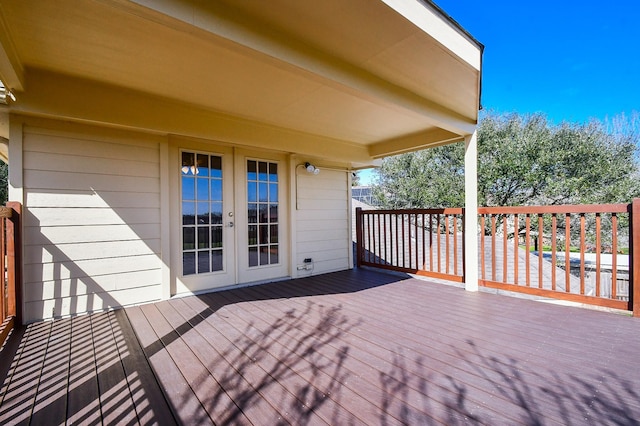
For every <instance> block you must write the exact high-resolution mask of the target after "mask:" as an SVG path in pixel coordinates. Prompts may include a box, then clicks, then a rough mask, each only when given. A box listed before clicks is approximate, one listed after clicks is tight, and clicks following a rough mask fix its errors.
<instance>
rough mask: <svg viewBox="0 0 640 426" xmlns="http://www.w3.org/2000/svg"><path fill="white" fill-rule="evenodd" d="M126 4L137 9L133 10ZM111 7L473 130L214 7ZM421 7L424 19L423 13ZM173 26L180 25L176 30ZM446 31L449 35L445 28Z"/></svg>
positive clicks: (146, 2)
mask: <svg viewBox="0 0 640 426" xmlns="http://www.w3.org/2000/svg"><path fill="white" fill-rule="evenodd" d="M131 3H136V4H138V5H140V6H143V7H142V8H140V7H135V8H134V6H132V5H131ZM110 4H111V3H110ZM115 4H116V5H117V6H118V7H125V8H127V9H128V10H129V11H130V13H136V14H138V15H140V14H144V11H145V10H146V11H147V13H146V14H147V16H146V18H147V19H153V20H155V21H159V22H162V23H164V24H165V25H173V26H174V27H175V28H176V29H178V30H181V31H190V32H193V30H194V27H195V28H198V29H200V30H202V31H204V32H205V33H208V34H209V35H212V36H215V37H216V38H217V39H219V40H221V41H223V42H226V43H231V44H230V45H229V46H230V48H234V49H237V48H238V46H242V47H244V48H247V49H249V50H250V51H252V54H254V55H255V54H256V52H258V53H259V54H261V55H266V56H264V57H265V58H270V59H271V60H273V61H275V63H277V64H278V66H280V67H283V66H289V67H293V68H295V69H297V71H298V72H301V71H303V72H306V73H307V76H308V77H309V78H313V79H315V80H316V81H318V82H319V83H321V84H329V85H331V86H332V87H334V88H336V89H338V90H341V91H345V90H346V91H348V92H349V93H351V94H352V95H354V96H358V97H360V98H363V99H366V100H368V101H370V102H374V103H378V104H384V105H385V106H389V104H392V105H395V106H396V107H397V108H398V109H404V110H410V111H413V112H414V113H417V114H420V115H422V116H425V117H429V118H430V120H431V121H433V122H434V124H435V125H437V126H439V127H442V128H445V129H447V130H449V131H451V132H454V133H459V134H470V133H472V132H473V129H475V124H476V122H475V117H474V118H469V117H464V116H463V115H461V114H459V113H456V112H455V111H452V110H450V109H448V108H445V107H443V106H442V105H440V104H439V103H437V102H434V101H432V100H430V99H426V98H424V97H421V96H419V95H417V94H415V93H414V92H412V91H410V90H407V89H405V88H402V87H400V86H398V85H395V84H393V83H391V82H389V81H387V80H385V79H382V78H380V77H378V76H376V75H374V74H372V73H370V72H368V71H366V70H364V69H362V68H360V67H357V66H355V65H353V64H351V63H348V62H346V61H343V60H340V59H338V58H336V57H335V56H332V55H330V54H327V53H325V52H322V51H320V50H318V49H314V48H313V47H312V46H309V45H307V44H305V43H302V42H300V41H298V40H296V39H295V38H292V37H291V36H290V35H288V34H282V33H280V32H278V31H277V30H275V29H273V28H270V27H269V26H268V25H267V24H266V23H264V22H258V21H256V20H255V19H253V18H251V17H248V16H245V15H242V16H240V15H239V14H237V13H234V11H233V10H229V8H228V7H227V6H225V5H221V4H218V3H217V2H196V1H190V2H181V3H179V4H178V3H177V2H173V1H171V0H168V1H163V2H158V1H150V0H131V1H127V2H122V1H120V2H116V3H115ZM421 7H422V12H423V14H424V12H425V11H426V10H427V9H425V8H424V7H423V6H421ZM168 17H169V18H173V19H168ZM177 21H179V22H181V23H182V24H183V25H176V24H177ZM439 23H440V26H442V25H443V21H442V20H439ZM447 28H449V30H450V31H451V28H450V27H447ZM427 34H429V33H428V32H427ZM456 34H458V33H457V32H456ZM458 36H459V34H458ZM464 40H465V42H466V43H467V44H469V42H468V41H467V40H466V39H464Z"/></svg>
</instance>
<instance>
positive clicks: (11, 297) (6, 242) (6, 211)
mask: <svg viewBox="0 0 640 426" xmlns="http://www.w3.org/2000/svg"><path fill="white" fill-rule="evenodd" d="M21 216H22V206H21V204H20V203H17V202H9V203H7V205H6V207H0V271H2V282H1V283H0V320H1V321H2V323H1V325H0V346H1V345H2V344H3V343H4V341H5V339H6V338H7V336H8V335H9V333H10V332H11V330H13V327H14V326H15V325H17V324H19V323H20V285H19V283H20V282H21V281H20V280H21V275H20V274H21V267H20V265H21V260H20V253H21V250H22V249H21V241H20V218H21Z"/></svg>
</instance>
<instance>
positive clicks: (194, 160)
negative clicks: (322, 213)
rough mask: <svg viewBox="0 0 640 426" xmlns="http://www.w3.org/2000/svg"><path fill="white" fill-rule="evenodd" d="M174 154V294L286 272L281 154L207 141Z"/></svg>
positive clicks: (284, 187)
mask: <svg viewBox="0 0 640 426" xmlns="http://www.w3.org/2000/svg"><path fill="white" fill-rule="evenodd" d="M177 157H178V159H179V170H176V174H177V175H179V182H178V187H179V191H178V192H179V198H180V203H179V218H180V219H179V222H180V224H179V228H180V232H179V240H180V244H179V250H174V251H173V252H174V258H177V259H179V261H174V262H172V265H173V267H174V271H175V277H176V291H175V292H176V293H184V292H198V291H206V290H209V289H214V288H219V287H228V286H232V285H234V284H241V283H249V282H254V281H267V280H271V279H276V278H280V277H286V276H288V275H289V267H288V253H289V251H288V247H289V245H288V227H287V226H285V225H286V223H287V222H286V220H287V208H288V203H287V202H286V195H287V193H288V192H287V191H288V184H287V181H286V177H287V175H286V173H285V165H286V158H285V157H283V156H277V155H267V156H265V155H264V153H263V154H262V155H260V153H251V152H248V151H240V150H233V149H231V148H228V147H220V148H218V149H212V148H211V147H210V146H208V149H207V150H202V149H190V148H182V149H179V152H178V155H177ZM174 164H175V163H174Z"/></svg>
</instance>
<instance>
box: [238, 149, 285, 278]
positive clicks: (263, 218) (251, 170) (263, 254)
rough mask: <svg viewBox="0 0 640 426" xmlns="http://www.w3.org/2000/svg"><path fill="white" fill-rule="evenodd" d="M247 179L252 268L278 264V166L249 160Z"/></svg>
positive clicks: (250, 265) (249, 252) (248, 233)
mask: <svg viewBox="0 0 640 426" xmlns="http://www.w3.org/2000/svg"><path fill="white" fill-rule="evenodd" d="M246 177H247V230H246V232H247V236H248V263H249V265H248V266H249V267H250V268H253V267H258V266H266V265H275V264H278V263H280V259H279V257H280V256H279V246H278V236H279V235H278V234H279V232H280V227H279V224H278V189H279V182H278V164H277V163H273V162H269V161H260V160H247V176H246Z"/></svg>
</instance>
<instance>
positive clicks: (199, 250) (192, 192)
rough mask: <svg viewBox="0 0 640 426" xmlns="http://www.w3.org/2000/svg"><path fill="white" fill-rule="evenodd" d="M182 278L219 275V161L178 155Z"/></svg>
mask: <svg viewBox="0 0 640 426" xmlns="http://www.w3.org/2000/svg"><path fill="white" fill-rule="evenodd" d="M180 172H181V179H180V182H181V185H180V190H181V191H180V192H181V194H182V195H181V198H182V202H181V203H180V204H181V207H182V274H183V275H193V274H204V273H208V272H215V271H221V270H223V269H224V266H223V243H222V234H223V228H222V226H223V225H222V157H220V156H216V155H208V154H202V153H195V152H186V151H185V152H182V165H181V168H180Z"/></svg>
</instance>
